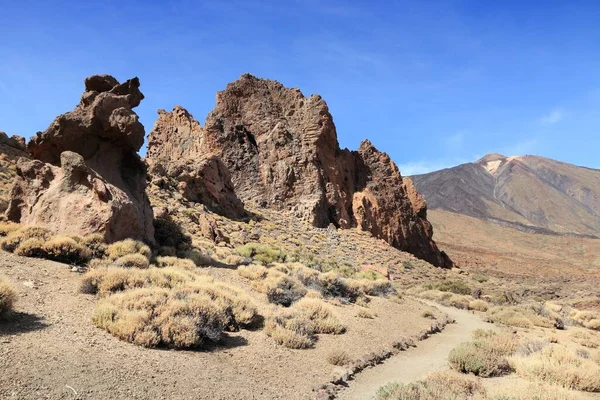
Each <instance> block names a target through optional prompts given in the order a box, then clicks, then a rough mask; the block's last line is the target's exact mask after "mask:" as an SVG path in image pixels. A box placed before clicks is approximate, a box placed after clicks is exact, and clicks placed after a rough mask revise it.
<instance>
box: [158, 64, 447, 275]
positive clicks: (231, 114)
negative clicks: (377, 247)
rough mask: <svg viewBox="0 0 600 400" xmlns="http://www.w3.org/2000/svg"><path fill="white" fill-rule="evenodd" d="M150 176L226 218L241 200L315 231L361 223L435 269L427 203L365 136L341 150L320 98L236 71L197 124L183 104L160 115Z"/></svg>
mask: <svg viewBox="0 0 600 400" xmlns="http://www.w3.org/2000/svg"><path fill="white" fill-rule="evenodd" d="M147 161H148V164H149V165H150V171H151V174H152V182H153V183H154V184H155V185H159V186H161V187H163V188H167V187H169V186H170V187H172V188H176V189H177V191H179V193H180V195H181V196H183V197H184V198H185V199H186V200H188V201H194V202H200V203H203V204H204V205H205V206H206V207H207V208H208V209H210V210H212V211H216V212H218V213H220V214H223V215H226V216H228V217H230V218H236V217H238V218H239V217H241V216H242V214H243V204H242V201H243V202H245V203H246V204H247V205H252V206H253V207H259V208H263V209H271V210H277V211H280V212H285V213H289V214H290V215H291V216H294V217H295V218H298V219H300V220H303V221H305V222H308V223H309V224H310V225H312V226H315V227H322V228H324V227H327V226H329V225H330V224H333V225H334V226H335V227H339V228H350V227H359V228H361V229H362V230H365V231H368V232H371V233H372V234H373V235H374V236H376V237H378V238H381V239H384V240H385V241H386V242H388V243H389V244H390V245H392V246H394V247H396V248H398V249H401V250H404V251H408V252H410V253H412V254H414V255H416V256H417V257H419V258H422V259H424V260H427V261H429V262H431V263H432V264H434V265H437V266H443V267H446V266H451V261H450V260H449V259H448V257H447V256H446V255H445V254H444V253H443V252H440V251H439V249H438V248H437V246H436V244H435V242H434V241H433V240H432V235H433V230H432V228H431V224H430V223H429V222H428V221H427V219H426V214H427V209H426V204H425V202H424V201H423V200H422V199H421V198H420V196H419V194H418V193H417V191H416V190H415V188H414V186H413V185H412V182H411V181H410V180H409V179H405V178H403V177H402V176H401V174H400V171H399V170H398V168H397V166H396V165H395V164H394V162H393V161H392V160H391V159H390V158H389V156H388V155H387V154H385V153H382V152H380V151H378V150H377V149H376V148H375V147H374V146H373V145H372V144H371V143H370V142H369V141H366V140H365V141H364V142H363V143H361V145H360V147H359V149H358V151H349V150H347V149H340V147H339V143H338V141H337V132H336V129H335V125H334V123H333V118H332V116H331V114H330V113H329V110H328V107H327V104H326V103H325V101H324V100H323V99H322V98H321V97H320V96H318V95H312V96H310V97H305V96H304V95H303V94H302V93H301V92H300V90H298V89H288V88H286V87H284V86H283V85H281V84H280V83H278V82H275V81H271V80H265V79H259V78H256V77H254V76H252V75H249V74H246V75H243V76H242V77H241V78H240V79H238V80H237V81H235V82H233V83H230V84H229V85H227V88H226V89H225V90H224V91H222V92H219V93H218V94H217V104H216V107H215V109H214V110H213V111H212V112H211V113H210V114H209V115H208V117H207V119H206V123H205V125H204V126H201V125H200V124H199V123H198V122H197V121H196V120H195V119H194V118H193V116H192V115H191V114H190V113H188V112H187V111H186V110H185V109H183V108H182V107H175V108H174V109H173V111H172V112H166V111H162V110H161V111H159V118H158V120H157V121H156V123H155V125H154V128H153V130H152V132H151V133H150V135H149V138H148V153H147Z"/></svg>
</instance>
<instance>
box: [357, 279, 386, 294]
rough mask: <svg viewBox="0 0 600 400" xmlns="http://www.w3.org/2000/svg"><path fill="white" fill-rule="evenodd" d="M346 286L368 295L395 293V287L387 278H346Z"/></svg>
mask: <svg viewBox="0 0 600 400" xmlns="http://www.w3.org/2000/svg"><path fill="white" fill-rule="evenodd" d="M347 282H348V286H349V287H350V288H352V289H353V290H354V291H358V292H360V293H363V294H367V295H369V296H392V295H395V294H396V289H394V286H393V285H392V282H391V281H390V280H388V279H376V280H370V279H348V280H347Z"/></svg>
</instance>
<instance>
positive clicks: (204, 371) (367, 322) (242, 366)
mask: <svg viewBox="0 0 600 400" xmlns="http://www.w3.org/2000/svg"><path fill="white" fill-rule="evenodd" d="M209 270H210V271H211V274H213V275H215V276H216V277H218V278H219V279H222V280H226V281H229V282H230V283H236V284H238V285H243V284H244V282H242V281H241V278H240V277H239V276H238V275H237V273H236V271H235V270H232V269H228V268H214V267H212V268H210V269H209ZM0 275H5V276H7V277H8V279H9V280H10V281H11V282H12V283H13V285H14V287H15V289H16V290H17V291H18V294H19V300H18V302H17V304H16V307H15V314H14V315H13V316H11V317H10V318H9V319H8V320H6V321H1V322H0V368H1V370H2V374H0V398H2V399H106V398H111V399H148V398H154V399H189V398H194V399H307V398H312V397H313V396H314V393H313V388H314V387H315V386H316V385H318V384H322V383H325V382H327V381H329V380H330V379H331V376H332V375H333V371H334V368H335V367H334V366H332V365H330V364H328V363H327V361H326V358H327V355H328V354H329V352H331V351H333V350H338V349H342V350H345V351H347V352H348V353H349V354H350V355H351V356H352V357H356V358H358V357H361V356H364V355H366V354H368V353H370V352H376V351H379V350H381V349H389V348H390V347H391V345H392V343H393V342H395V341H397V340H398V339H400V338H403V337H411V336H413V335H416V334H418V333H419V332H421V331H423V330H425V329H427V328H429V326H430V325H431V322H432V321H431V320H430V319H427V318H424V317H422V314H423V311H425V310H426V309H430V307H428V306H426V305H423V304H422V303H419V302H417V301H414V300H410V299H405V300H404V301H402V302H401V304H398V303H396V302H392V301H390V300H386V299H382V298H373V299H372V302H371V303H370V306H369V309H370V311H372V312H375V313H376V314H377V315H378V316H377V317H376V318H375V319H364V318H358V317H357V312H358V310H359V309H360V307H359V306H357V305H339V304H338V305H334V306H335V310H336V312H337V313H338V314H339V316H340V319H341V321H342V322H343V323H344V324H346V325H347V327H348V330H347V332H346V333H345V334H343V335H339V336H333V335H320V337H319V340H318V342H317V344H316V346H315V348H313V349H307V350H290V349H286V348H283V347H280V346H277V345H276V344H275V343H274V342H273V341H272V340H271V339H270V338H269V337H267V336H266V335H265V333H264V332H263V331H262V329H260V328H259V329H256V330H254V331H246V330H243V331H241V332H236V333H231V334H228V336H227V337H226V338H225V340H223V343H220V344H219V345H218V346H217V345H215V346H213V347H211V348H207V349H203V350H202V351H176V350H161V349H146V348H142V347H137V346H135V345H132V344H129V343H126V342H123V341H120V340H118V339H116V338H114V337H112V336H111V335H110V334H108V333H106V332H105V331H103V330H100V329H98V328H96V327H95V326H94V325H93V324H92V322H91V315H92V312H93V310H94V306H95V303H96V297H95V296H91V295H86V294H82V293H79V291H78V287H79V282H80V279H81V277H80V274H78V273H76V272H71V269H70V267H69V266H67V265H64V264H59V263H54V262H51V261H45V260H37V259H31V258H22V257H17V256H13V255H10V254H4V253H1V254H0ZM249 293H250V295H251V296H252V297H254V298H255V300H256V302H257V305H258V306H259V311H260V312H263V311H264V310H265V309H267V308H268V307H270V305H267V304H265V303H263V302H262V298H261V296H264V295H262V294H260V293H257V292H252V291H251V290H250V291H249Z"/></svg>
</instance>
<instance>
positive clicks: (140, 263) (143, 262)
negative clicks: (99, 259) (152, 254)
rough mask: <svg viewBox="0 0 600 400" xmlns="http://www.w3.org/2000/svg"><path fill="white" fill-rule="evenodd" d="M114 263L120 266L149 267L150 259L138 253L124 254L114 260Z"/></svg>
mask: <svg viewBox="0 0 600 400" xmlns="http://www.w3.org/2000/svg"><path fill="white" fill-rule="evenodd" d="M115 265H117V266H119V267H122V268H138V269H147V268H149V267H150V261H149V260H148V258H146V257H145V256H144V255H142V254H139V253H134V254H126V255H124V256H122V257H119V258H117V259H116V260H115Z"/></svg>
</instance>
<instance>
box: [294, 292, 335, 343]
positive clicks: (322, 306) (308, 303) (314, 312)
mask: <svg viewBox="0 0 600 400" xmlns="http://www.w3.org/2000/svg"><path fill="white" fill-rule="evenodd" d="M292 308H293V309H294V310H296V311H298V312H299V313H301V314H303V315H305V316H306V317H307V318H308V319H309V320H310V321H312V322H313V324H314V331H315V333H331V334H341V333H344V332H345V331H346V327H345V326H344V325H343V324H342V323H341V322H340V320H339V318H338V317H337V316H336V315H335V313H334V312H333V310H332V309H331V307H330V306H328V305H327V304H326V303H325V302H324V301H323V300H319V299H307V298H304V299H301V300H299V301H298V302H297V303H296V304H294V305H293V307H292Z"/></svg>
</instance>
